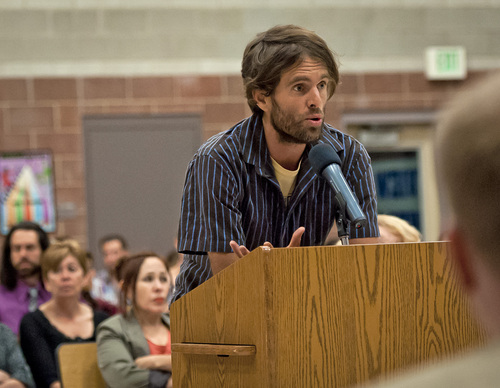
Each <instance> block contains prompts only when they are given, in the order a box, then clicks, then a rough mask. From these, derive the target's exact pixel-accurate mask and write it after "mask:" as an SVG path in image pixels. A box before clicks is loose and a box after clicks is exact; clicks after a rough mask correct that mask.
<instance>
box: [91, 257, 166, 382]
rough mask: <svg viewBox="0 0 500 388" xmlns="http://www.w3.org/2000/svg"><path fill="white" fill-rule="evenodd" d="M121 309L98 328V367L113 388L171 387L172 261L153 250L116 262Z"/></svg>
mask: <svg viewBox="0 0 500 388" xmlns="http://www.w3.org/2000/svg"><path fill="white" fill-rule="evenodd" d="M117 277H118V279H119V281H120V288H121V292H120V305H121V308H122V311H124V313H123V314H118V315H115V316H114V317H111V318H109V319H107V320H106V321H104V322H103V323H102V324H101V325H100V326H99V327H98V330H97V356H98V363H99V368H100V369H101V372H102V375H103V377H104V380H106V383H107V384H108V386H109V387H111V388H115V387H116V388H122V387H150V388H155V387H162V388H164V387H165V386H166V385H167V384H168V385H167V386H171V384H172V379H171V371H172V362H171V349H170V317H169V316H168V314H165V313H164V311H165V308H166V305H167V294H168V291H169V289H170V286H171V282H172V280H171V278H170V276H169V272H168V266H167V264H166V262H165V260H164V259H162V258H160V257H159V256H158V255H156V254H154V253H149V252H146V253H140V254H137V255H134V256H132V257H129V258H125V259H122V260H121V261H120V262H119V263H118V265H117Z"/></svg>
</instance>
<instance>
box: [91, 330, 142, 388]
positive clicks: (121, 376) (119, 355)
mask: <svg viewBox="0 0 500 388" xmlns="http://www.w3.org/2000/svg"><path fill="white" fill-rule="evenodd" d="M125 341H126V339H125V337H124V335H123V334H122V333H120V332H119V331H117V330H115V329H114V328H113V327H111V326H110V325H106V322H104V323H103V324H102V325H100V326H99V327H98V329H97V362H98V365H99V369H100V370H101V373H102V376H103V378H104V380H105V381H106V384H107V385H108V386H109V387H110V388H123V387H130V388H143V387H144V388H147V387H148V385H149V374H150V371H148V370H146V369H141V368H139V367H138V366H137V365H136V364H135V362H134V358H133V356H132V354H131V352H130V349H129V347H128V346H127V344H126V342H125Z"/></svg>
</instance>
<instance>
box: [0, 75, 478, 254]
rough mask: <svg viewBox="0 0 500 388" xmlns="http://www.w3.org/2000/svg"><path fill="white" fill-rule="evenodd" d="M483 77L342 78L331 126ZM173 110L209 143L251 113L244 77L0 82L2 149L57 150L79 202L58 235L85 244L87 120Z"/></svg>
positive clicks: (64, 195)
mask: <svg viewBox="0 0 500 388" xmlns="http://www.w3.org/2000/svg"><path fill="white" fill-rule="evenodd" d="M484 73H485V72H475V73H471V74H470V75H469V77H468V79H467V80H466V81H463V82H457V81H450V82H429V81H427V80H425V78H424V76H423V75H422V74H420V73H383V74H380V73H377V74H376V73H357V74H345V75H343V77H342V83H341V85H340V86H339V88H338V91H337V93H336V94H335V95H334V97H333V98H332V100H331V101H330V102H329V103H328V108H327V121H328V122H330V123H332V124H334V125H337V126H338V125H339V123H340V118H341V117H342V114H343V113H344V112H348V111H353V110H372V111H373V110H374V111H380V110H383V111H395V110H429V109H438V108H439V107H440V106H441V104H442V103H443V101H445V100H446V99H447V98H448V97H449V96H450V95H451V94H453V93H454V92H456V91H457V90H459V89H461V88H462V87H464V86H465V85H467V84H469V83H470V82H473V81H474V80H476V79H477V78H479V77H481V76H483V75H484ZM169 112H172V113H174V112H175V113H177V112H196V113H199V114H200V115H201V116H202V119H203V131H204V138H205V139H207V138H208V137H210V136H211V135H213V134H215V133H217V132H219V131H220V130H223V129H226V128H229V127H230V126H231V125H233V124H234V123H236V122H237V121H239V120H240V119H242V118H244V117H246V116H248V115H249V114H250V110H249V108H248V106H247V105H246V101H245V99H244V95H243V89H242V85H241V79H240V77H239V76H233V75H231V76H178V77H140V78H139V77H113V78H35V79H33V78H18V79H0V149H1V150H21V149H37V148H51V149H52V150H53V154H54V164H55V179H56V201H57V203H58V204H59V206H60V205H61V204H63V203H68V202H70V203H74V204H75V205H76V216H75V217H71V218H68V219H60V220H59V221H58V231H57V233H58V234H60V235H70V236H73V237H75V238H76V239H77V240H79V241H80V242H81V243H83V244H86V211H87V209H86V204H85V180H84V171H83V169H84V160H83V140H82V117H83V116H84V115H86V114H92V115H96V114H103V115H107V114H128V113H130V114H132V113H144V114H156V113H169Z"/></svg>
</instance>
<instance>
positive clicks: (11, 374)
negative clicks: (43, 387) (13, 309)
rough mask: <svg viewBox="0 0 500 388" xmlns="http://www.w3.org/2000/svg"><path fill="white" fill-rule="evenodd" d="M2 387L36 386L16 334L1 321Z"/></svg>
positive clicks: (30, 387)
mask: <svg viewBox="0 0 500 388" xmlns="http://www.w3.org/2000/svg"><path fill="white" fill-rule="evenodd" d="M0 387H9V388H25V387H26V388H35V383H34V382H33V377H32V376H31V371H30V368H29V367H28V364H26V360H25V359H24V356H23V353H22V352H21V348H20V347H19V344H18V343H17V337H16V335H15V334H14V333H13V332H12V330H10V328H9V327H8V326H7V325H4V324H3V323H0Z"/></svg>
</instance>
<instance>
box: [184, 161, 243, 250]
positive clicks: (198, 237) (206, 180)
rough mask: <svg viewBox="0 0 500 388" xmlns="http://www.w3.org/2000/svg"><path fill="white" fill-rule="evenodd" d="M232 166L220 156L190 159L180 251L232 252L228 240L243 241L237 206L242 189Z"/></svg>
mask: <svg viewBox="0 0 500 388" xmlns="http://www.w3.org/2000/svg"><path fill="white" fill-rule="evenodd" d="M233 169H234V166H231V165H230V163H229V162H227V160H225V159H224V158H222V157H220V158H217V159H216V158H215V157H213V156H211V155H199V156H197V157H195V159H193V161H191V163H190V165H189V168H188V171H187V174H186V182H185V185H184V193H183V199H182V205H181V220H180V224H179V251H180V252H183V253H191V254H205V253H207V252H231V247H230V246H229V242H230V241H231V240H236V241H244V234H243V231H242V226H241V219H242V217H241V212H240V210H239V203H240V196H241V195H242V194H241V193H243V192H244V190H242V188H241V187H240V186H239V185H241V182H239V181H238V179H236V177H235V174H234V171H233Z"/></svg>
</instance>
